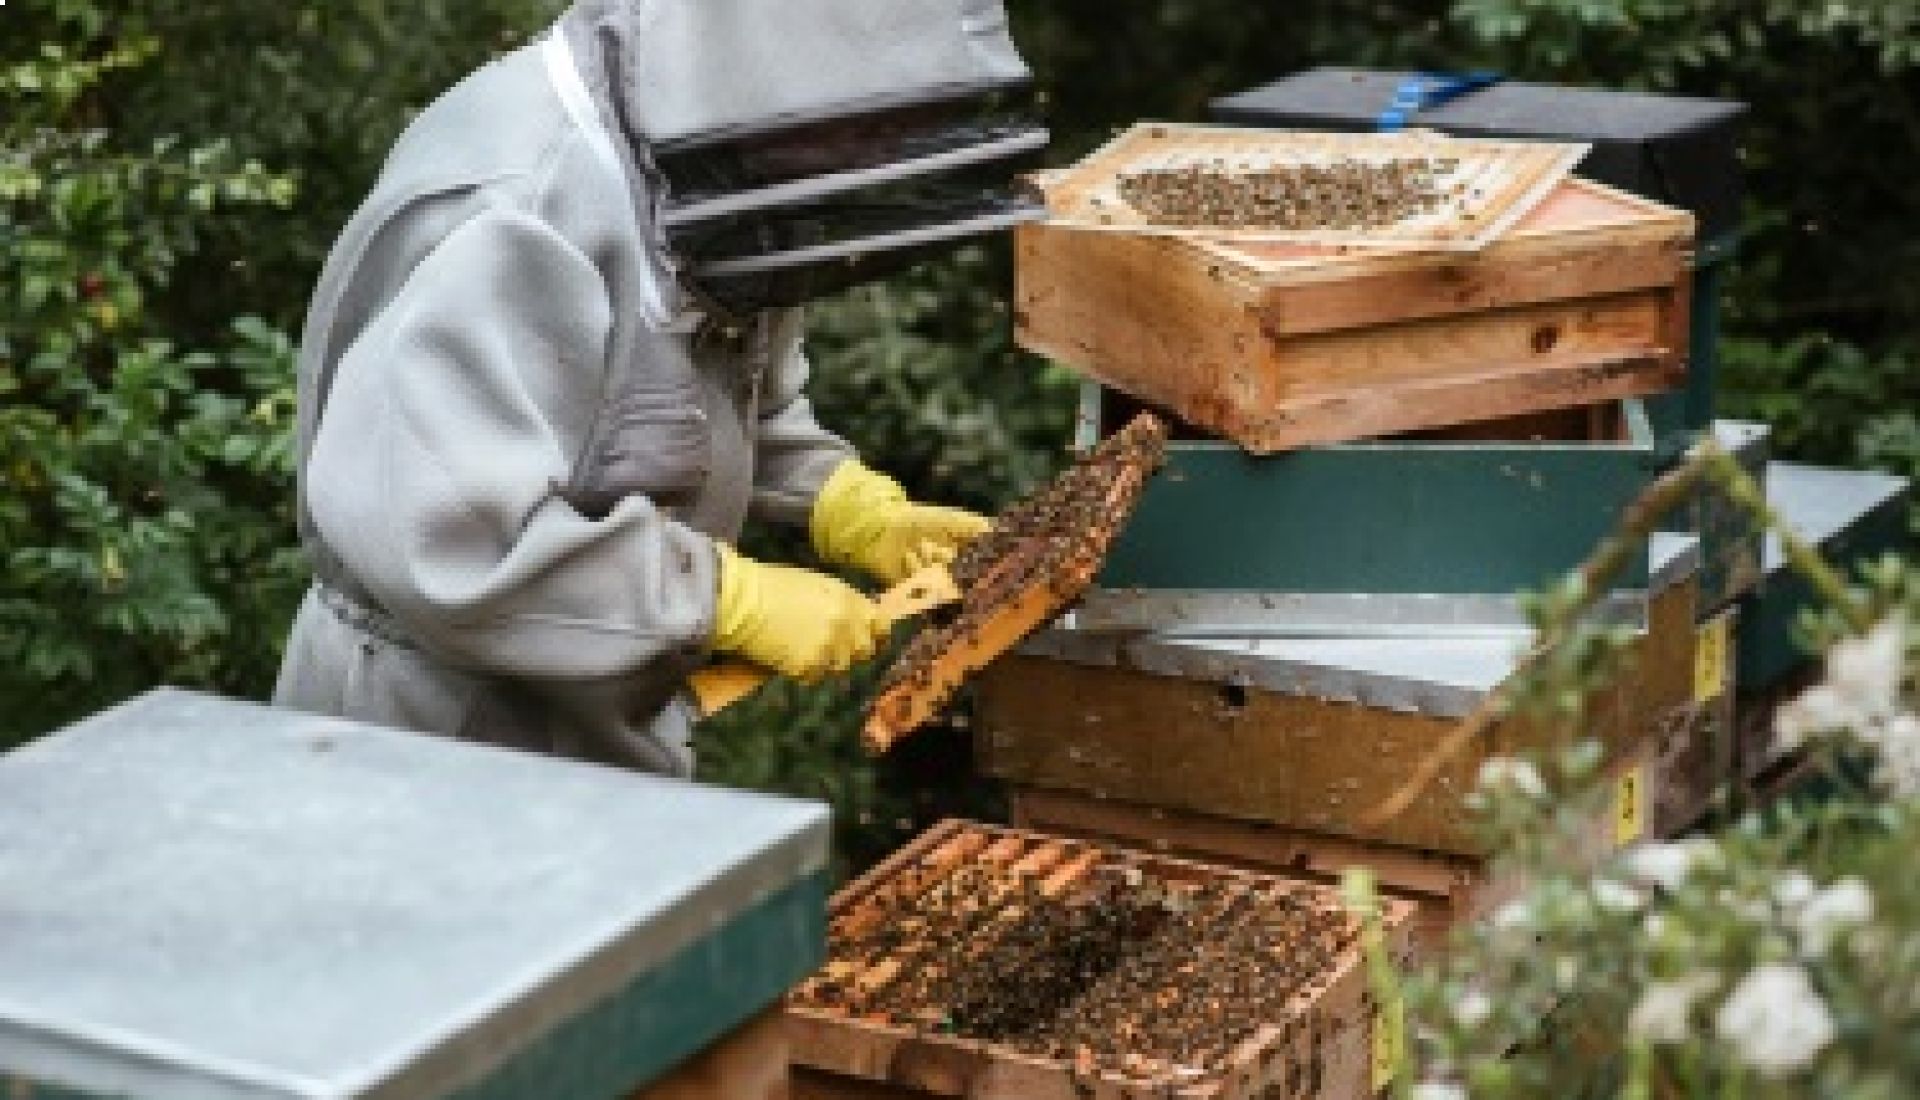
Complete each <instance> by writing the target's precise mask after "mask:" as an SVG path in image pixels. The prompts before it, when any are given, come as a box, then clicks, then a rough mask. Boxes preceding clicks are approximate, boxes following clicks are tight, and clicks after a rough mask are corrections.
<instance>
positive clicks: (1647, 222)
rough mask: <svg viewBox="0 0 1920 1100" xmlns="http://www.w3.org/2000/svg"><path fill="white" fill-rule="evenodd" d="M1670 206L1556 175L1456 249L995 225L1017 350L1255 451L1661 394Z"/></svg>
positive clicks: (1684, 228) (1672, 287)
mask: <svg viewBox="0 0 1920 1100" xmlns="http://www.w3.org/2000/svg"><path fill="white" fill-rule="evenodd" d="M1693 237H1694V222H1693V218H1692V216H1691V215H1688V214H1686V213H1683V212H1680V211H1676V210H1673V209H1670V208H1668V207H1664V206H1660V205H1658V204H1656V203H1652V202H1649V201H1647V200H1644V199H1640V198H1637V197H1635V196H1632V195H1629V194H1627V193H1625V192H1621V191H1616V190H1613V189H1611V188H1607V187H1603V186H1601V185H1599V184H1595V183H1590V182H1587V181H1583V180H1568V181H1566V182H1564V183H1562V184H1561V185H1560V187H1559V188H1558V189H1557V190H1555V191H1554V192H1553V193H1552V194H1551V195H1549V196H1548V197H1547V199H1546V200H1545V201H1544V202H1543V203H1542V204H1541V205H1540V206H1539V207H1538V208H1537V209H1536V210H1534V212H1533V213H1531V214H1529V215H1528V216H1527V217H1526V218H1525V219H1524V220H1522V221H1521V222H1520V224H1519V225H1518V226H1516V227H1515V228H1514V229H1513V230H1511V231H1509V232H1508V233H1507V234H1506V236H1505V237H1503V238H1502V239H1501V240H1500V241H1499V242H1498V243H1496V244H1494V245H1491V246H1489V247H1488V248H1486V249H1485V250H1484V251H1482V252H1478V253H1446V252H1408V251H1389V250H1362V249H1351V248H1342V247H1336V246H1324V245H1301V244H1249V243H1243V242H1224V241H1214V240H1192V239H1181V238H1170V237H1165V236H1153V235H1145V234H1139V233H1122V232H1101V231H1095V230H1087V229H1074V228H1067V227H1064V226H1061V225H1058V224H1051V223H1046V224H1040V225H1033V226H1023V227H1021V228H1020V229H1019V230H1017V231H1016V235H1015V242H1016V244H1015V247H1016V255H1017V287H1016V294H1015V299H1016V301H1015V313H1014V317H1015V324H1016V330H1017V334H1018V338H1019V340H1020V342H1021V343H1022V344H1023V345H1024V346H1026V347H1027V348H1029V349H1031V350H1033V351H1036V352H1039V353H1040V354H1042V355H1046V356H1048V357H1050V358H1053V359H1055V360H1058V361H1060V362H1062V363H1065V364H1067V365H1069V366H1072V367H1073V368H1075V369H1077V370H1079V371H1082V372H1084V373H1086V374H1088V375H1089V376H1091V377H1093V378H1095V379H1097V380H1099V381H1100V382H1102V383H1105V384H1107V385H1110V386H1113V387H1114V388H1116V389H1119V390H1121V391H1123V392H1126V393H1129V394H1132V395H1134V396H1136V397H1139V398H1141V399H1143V400H1146V401H1149V402H1152V403H1153V404H1155V405H1159V406H1161V407H1164V408H1167V409H1169V410H1171V411H1173V412H1174V413H1176V414H1177V415H1179V416H1180V417H1181V418H1182V419H1184V420H1186V421H1188V422H1189V423H1192V424H1194V425H1197V426H1199V427H1202V428H1205V429H1207V430H1208V431H1211V432H1213V433H1216V434H1219V435H1222V436H1225V437H1227V438H1229V439H1232V440H1233V441H1235V442H1237V443H1239V444H1240V445H1241V446H1243V447H1245V448H1247V449H1248V450H1251V451H1254V452H1256V453H1262V454H1265V453H1272V452H1275V451H1282V450H1290V449H1294V448H1298V447H1304V446H1309V445H1313V444H1324V443H1338V442H1344V441H1350V440H1358V439H1367V438H1373V437H1377V436H1383V435H1389V434H1392V433H1395V432H1405V431H1411V430H1416V429H1421V428H1431V427H1438V426H1442V425H1448V424H1459V423H1466V422H1471V421H1476V420H1484V419H1492V418H1497V417H1501V416H1508V415H1515V414H1521V413H1526V412H1530V411H1535V410H1540V409H1552V408H1564V407H1569V406H1576V405H1591V404H1595V403H1598V402H1602V401H1607V400H1614V399H1620V398H1628V397H1636V396H1644V395H1649V394H1655V393H1660V392H1663V391H1666V390H1671V389H1674V388H1676V387H1678V386H1680V385H1682V384H1683V383H1684V382H1685V380H1686V361H1687V354H1688V329H1689V314H1690V309H1691V303H1690V300H1689V299H1690V292H1691V274H1690V271H1689V262H1690V254H1691V250H1692V247H1693Z"/></svg>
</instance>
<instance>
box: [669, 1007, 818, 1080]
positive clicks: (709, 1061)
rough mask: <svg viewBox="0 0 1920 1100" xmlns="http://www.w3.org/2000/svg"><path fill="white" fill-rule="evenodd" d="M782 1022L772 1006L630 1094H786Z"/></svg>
mask: <svg viewBox="0 0 1920 1100" xmlns="http://www.w3.org/2000/svg"><path fill="white" fill-rule="evenodd" d="M789 1046H790V1044H789V1043H788V1042H787V1025H786V1020H785V1018H784V1017H783V1016H782V1015H781V1013H780V1012H779V1010H777V1009H775V1010H771V1011H769V1012H766V1013H764V1014H762V1015H761V1016H760V1017H759V1018H758V1019H756V1020H753V1021H752V1022H750V1023H748V1024H746V1025H745V1026H744V1027H741V1028H740V1029H739V1030H737V1031H735V1032H734V1033H733V1034H732V1035H729V1036H727V1037H726V1038H724V1039H721V1040H720V1041H719V1042H717V1043H714V1044H713V1045H712V1046H710V1047H708V1048H707V1049H706V1050H704V1051H702V1052H700V1054H699V1055H697V1056H696V1057H694V1059H693V1060H692V1061H690V1062H688V1063H686V1064H685V1065H683V1066H681V1067H680V1068H679V1069H677V1070H675V1071H674V1072H672V1073H671V1074H668V1075H667V1076H666V1077H664V1078H662V1079H661V1080H659V1081H656V1082H654V1083H653V1084H651V1085H649V1086H647V1087H646V1088H644V1089H641V1090H640V1091H639V1092H637V1093H634V1094H633V1097H632V1100H714V1098H715V1097H725V1098H726V1100H787V1097H788V1096H789V1088H788V1079H787V1064H788V1050H789Z"/></svg>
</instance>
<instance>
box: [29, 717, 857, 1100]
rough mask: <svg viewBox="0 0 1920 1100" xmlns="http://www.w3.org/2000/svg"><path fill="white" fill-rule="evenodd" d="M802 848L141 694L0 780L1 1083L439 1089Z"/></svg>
mask: <svg viewBox="0 0 1920 1100" xmlns="http://www.w3.org/2000/svg"><path fill="white" fill-rule="evenodd" d="M827 825H828V814H827V811H826V809H825V808H824V807H821V806H816V805H812V804H808V803H800V802H792V801H786V800H782V799H775V798H768V797H761V796H756V795H746V794H736V793H729V792H723V791H718V790H711V789H705V788H701V787H697V786H694V785H691V784H686V783H679V782H674V781H669V780H664V779H654V778H649V777H645V776H639V775H634V774H629V773H625V772H620V771H614V770H610V769H601V768H594V767H590V766H584V765H578V764H572V763H567V762H562V761H555V760H548V759H545V758H540V757H534V756H527V755H522V754H517V753H509V752H505V751H498V750H493V749H488V748H483V747H477V746H471V745H465V744H460V743H455V742H451V741H446V740H441V739H437V738H431V737H424V736H420V735H416V734H403V733H395V732H390V731H382V730H375V729H370V728H367V727H363V726H356V725H353V724H350V723H346V722H341V721H336V720H331V719H323V718H313V717H307V716H303V715H299V714H294V713H290V712H284V711H278V710H271V709H267V708H263V707H257V706H251V705H246V704H240V703H232V702H226V701H221V700H215V699H210V698H206V697H202V696H196V695H190V694H186V693H182V692H174V691H162V692H157V693H155V694H152V695H149V696H145V697H143V698H141V699H138V700H135V701H134V702H132V703H129V704H127V705H126V706H123V707H121V708H119V709H116V710H113V711H110V712H108V713H106V714H103V715H100V716H98V717H96V718H94V719H92V720H89V721H87V722H85V723H82V724H81V725H79V726H76V727H74V728H72V729H70V730H68V731H66V732H64V733H60V734H57V735H54V736H52V737H49V738H47V739H45V740H42V741H40V742H38V743H35V744H33V745H30V746H28V747H26V748H24V749H21V750H18V751H16V752H14V753H12V754H10V755H7V756H4V757H0V1081H5V1080H9V1079H14V1078H24V1079H26V1080H28V1081H39V1082H48V1083H55V1084H58V1085H62V1086H65V1087H67V1088H70V1089H75V1090H79V1091H81V1092H83V1093H90V1094H91V1093H98V1094H103V1095H131V1096H139V1097H142V1098H143V1100H174V1098H181V1100H188V1098H190V1100H224V1098H230V1097H244V1098H265V1097H274V1098H279V1097H314V1098H320V1097H363V1096H364V1097H372V1096H379V1097H413V1096H422V1097H424V1096H444V1095H447V1094H448V1093H450V1092H453V1091H456V1090H457V1089H459V1088H462V1087H465V1086H467V1085H470V1084H472V1083H473V1082H474V1081H476V1080H480V1079H483V1078H484V1077H485V1076H486V1075H487V1074H488V1073H489V1072H490V1071H491V1070H492V1069H494V1068H496V1067H498V1066H499V1065H500V1064H501V1063H503V1062H504V1061H506V1060H507V1059H508V1058H511V1057H512V1056H513V1055H515V1054H516V1053H518V1052H520V1051H521V1050H523V1049H525V1048H527V1047H528V1046H530V1045H531V1044H533V1043H534V1042H536V1041H537V1040H539V1039H541V1038H542V1037H543V1036H545V1035H547V1034H548V1033H550V1032H551V1031H552V1030H553V1029H554V1028H556V1027H558V1026H560V1025H562V1024H564V1023H566V1022H567V1021H568V1020H570V1019H572V1018H573V1017H575V1016H577V1015H578V1014H579V1013H580V1012H582V1011H583V1010H585V1009H586V1008H588V1007H591V1006H594V1005H596V1004H599V1003H600V1002H602V1001H603V1000H604V999H605V998H606V997H607V996H608V995H609V994H611V993H613V992H616V991H618V990H621V989H624V988H626V987H628V986H629V985H630V984H631V983H633V982H634V981H635V980H636V978H637V977H639V976H642V975H646V974H649V973H651V972H652V971H653V969H654V968H655V967H657V966H659V965H661V964H662V963H663V962H664V961H666V960H668V959H669V958H671V957H673V956H675V955H676V954H678V953H680V952H682V951H683V950H684V949H687V948H689V947H693V946H696V945H698V944H700V943H702V942H704V941H705V940H706V939H707V938H708V937H710V936H713V935H715V934H716V933H717V932H718V931H719V930H720V929H721V928H722V927H724V926H725V925H726V923H727V922H728V920H729V919H730V918H731V917H733V916H734V915H735V914H738V913H741V912H743V911H745V910H748V909H750V908H751V907H753V906H755V905H756V904H758V903H760V902H761V901H763V900H765V899H767V898H768V897H770V896H772V895H775V894H777V893H779V892H780V891H782V890H783V889H785V888H787V887H789V886H791V885H792V884H794V883H795V882H797V881H799V880H801V879H804V878H808V877H810V876H813V875H815V874H817V873H819V872H820V871H821V870H823V869H824V867H825V864H826V858H827V844H828V836H827ZM716 995H724V991H720V990H716ZM674 1007H675V1006H671V1005H669V1006H662V1009H661V1010H662V1011H667V1012H671V1011H673V1010H674ZM9 1075H11V1077H10V1076H9Z"/></svg>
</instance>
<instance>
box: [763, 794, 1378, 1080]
mask: <svg viewBox="0 0 1920 1100" xmlns="http://www.w3.org/2000/svg"><path fill="white" fill-rule="evenodd" d="M983 860H991V861H993V862H994V863H996V864H998V865H1001V866H1013V865H1015V864H1021V865H1023V866H1026V867H1027V868H1029V869H1032V870H1034V871H1035V872H1036V873H1039V874H1045V875H1049V876H1051V877H1054V878H1061V877H1064V878H1067V879H1071V878H1072V877H1073V876H1075V875H1076V874H1084V873H1087V871H1086V869H1087V868H1090V867H1091V866H1093V865H1094V864H1095V863H1096V862H1099V861H1114V862H1117V863H1119V864H1120V865H1122V866H1125V867H1133V868H1138V869H1140V870H1142V871H1144V872H1147V873H1149V874H1152V875H1154V876H1156V877H1159V878H1164V879H1168V880H1174V881H1189V882H1191V881H1203V880H1204V881H1214V882H1219V881H1222V880H1238V881H1241V882H1244V883H1246V884H1248V885H1256V886H1259V887H1262V888H1270V887H1274V886H1277V885H1278V886H1285V887H1286V888H1288V889H1292V890H1295V891H1298V892H1302V893H1305V894H1308V895H1310V898H1311V901H1312V903H1314V904H1316V905H1324V906H1326V907H1327V908H1329V909H1337V908H1339V907H1340V905H1341V903H1340V902H1339V900H1338V895H1337V894H1336V893H1334V892H1333V891H1330V890H1326V889H1324V888H1322V887H1319V886H1315V885H1311V884H1305V883H1297V882H1292V881H1291V880H1287V881H1286V882H1284V883H1281V882H1276V878H1275V876H1271V875H1254V874H1251V873H1249V872H1246V871H1242V870H1236V869H1231V868H1225V867H1216V866H1209V865H1206V864H1201V863H1195V862H1191V861H1186V860H1180V859H1174V858H1170V857H1168V856H1165V855H1160V854H1150V853H1144V852H1136V851H1125V850H1122V849H1114V848H1109V847H1106V846H1104V845H1095V844H1089V843H1087V842H1083V841H1073V840H1065V839H1062V838H1059V837H1054V836H1048V835H1045V834H1043V833H1040V832H1031V831H1020V830H1009V829H1000V828H993V827H988V826H981V825H975V824H972V823H966V822H947V823H945V824H943V825H941V826H939V827H938V828H936V829H934V830H932V831H930V832H929V833H927V834H925V835H923V836H922V837H920V838H919V839H918V840H916V841H914V842H913V843H912V844H911V845H909V846H908V847H907V848H905V849H903V850H902V851H900V852H898V853H896V854H895V855H894V856H893V857H892V858H891V859H889V860H887V861H886V862H885V863H883V864H881V865H880V866H879V867H878V868H876V869H875V870H874V871H873V872H871V873H869V874H868V875H867V876H865V877H863V878H862V879H860V880H859V881H858V882H856V883H854V884H853V885H852V886H850V887H848V888H847V889H846V890H845V891H844V892H842V893H841V894H840V895H839V896H837V897H836V898H835V899H834V902H833V914H834V921H835V926H836V928H844V927H846V926H847V925H846V922H856V921H872V920H886V919H889V914H890V910H887V909H885V908H884V907H885V906H886V905H887V904H888V903H889V902H890V901H891V900H894V899H898V898H902V897H905V898H918V897H921V896H924V895H925V894H926V893H927V892H928V891H930V890H933V889H935V888H936V886H937V884H939V883H941V882H944V881H945V880H946V879H947V878H948V877H949V876H951V875H953V874H954V873H955V872H956V871H957V870H959V869H960V868H961V867H963V866H967V865H978V864H979V863H980V862H981V861H983ZM1076 868H1078V870H1076ZM1412 914H1413V907H1412V906H1411V905H1408V904H1405V903H1401V902H1397V901H1396V902H1389V903H1388V905H1387V906H1386V912H1385V925H1386V929H1387V935H1388V948H1389V950H1390V951H1391V952H1392V953H1393V955H1394V957H1395V958H1396V959H1399V960H1405V959H1408V958H1410V955H1411V941H1410V936H1409V927H1410V922H1411V919H1412ZM911 962H912V960H906V961H904V962H899V963H896V961H895V960H893V959H889V960H886V961H885V962H883V963H882V964H880V966H878V967H876V968H875V969H876V970H877V969H881V968H884V967H890V966H891V967H893V968H894V969H896V970H897V969H898V967H899V966H904V965H910V964H911ZM870 976H871V975H869V974H851V975H841V974H834V973H833V972H832V970H831V964H830V969H829V970H828V971H824V972H823V980H836V981H850V982H854V983H860V982H864V981H866V980H867V979H868V978H869V977H870ZM803 988H804V987H803ZM801 1002H802V998H801V997H799V996H796V998H795V999H794V1000H793V1001H792V1002H790V1004H789V1007H788V1010H787V1015H788V1028H789V1030H788V1034H789V1037H790V1039H791V1041H792V1044H793V1061H794V1065H795V1069H796V1072H795V1078H794V1080H795V1088H796V1092H797V1095H798V1096H800V1097H804V1098H815V1100H826V1098H837V1100H883V1098H887V1097H901V1098H905V1097H924V1096H943V1097H954V1096H959V1097H971V1098H978V1100H1083V1098H1087V1100H1094V1098H1097V1100H1125V1098H1140V1100H1146V1098H1148V1097H1183V1098H1184V1097H1190V1098H1195V1100H1198V1098H1203V1097H1204V1098H1210V1100H1213V1098H1217V1100H1231V1098H1235V1097H1246V1098H1252V1097H1256V1096H1258V1097H1274V1098H1279V1097H1302V1098H1305V1097H1327V1098H1345V1097H1366V1096H1372V1095H1374V1094H1376V1093H1377V1092H1378V1091H1379V1090H1380V1089H1381V1088H1383V1087H1384V1086H1385V1085H1386V1084H1388V1083H1389V1081H1390V1080H1391V1077H1392V1074H1393V1072H1395V1071H1396V1069H1397V1057H1396V1052H1395V1049H1394V1048H1395V1044H1396V1042H1397V1041H1398V1037H1402V1036H1403V1032H1402V1031H1401V1029H1400V1024H1399V1022H1398V1020H1397V1018H1393V1019H1392V1020H1391V1022H1389V1021H1388V1018H1387V1017H1385V1016H1383V1015H1382V1014H1381V1013H1380V1012H1379V1010H1378V1006H1377V1005H1376V1004H1375V1003H1374V998H1373V997H1372V995H1371V993H1370V992H1369V989H1368V986H1367V979H1366V974H1365V967H1364V960H1363V957H1362V954H1361V952H1360V949H1359V947H1358V944H1357V940H1356V941H1355V942H1354V943H1352V944H1349V945H1348V946H1347V947H1345V948H1344V949H1343V950H1341V951H1340V952H1339V953H1338V955H1337V956H1336V960H1335V962H1334V964H1333V965H1332V967H1330V969H1329V970H1328V971H1327V972H1326V973H1325V974H1324V976H1323V977H1321V978H1318V979H1315V980H1314V981H1313V982H1312V983H1311V984H1310V985H1309V986H1308V987H1307V988H1306V989H1305V990H1304V991H1303V992H1302V993H1301V994H1300V995H1299V996H1298V997H1296V998H1295V999H1294V1002H1293V1006H1292V1007H1291V1008H1290V1009H1289V1013H1288V1018H1286V1019H1282V1020H1274V1021H1272V1022H1271V1025H1270V1026H1268V1027H1265V1028H1263V1029H1262V1030H1261V1031H1260V1032H1259V1033H1258V1034H1257V1035H1255V1036H1254V1037H1253V1038H1251V1039H1249V1040H1248V1041H1246V1042H1245V1043H1243V1044H1242V1045H1241V1046H1240V1047H1239V1048H1238V1049H1237V1050H1236V1052H1235V1053H1234V1054H1233V1056H1232V1058H1231V1064H1230V1067H1229V1069H1228V1070H1227V1072H1226V1073H1225V1074H1224V1075H1221V1076H1218V1077H1217V1078H1215V1079H1213V1080H1203V1081H1200V1082H1197V1083H1192V1084H1185V1085H1178V1084H1168V1083H1157V1084H1147V1083H1144V1082H1142V1081H1139V1080H1128V1079H1125V1078H1122V1077H1119V1076H1112V1075H1107V1074H1104V1073H1099V1072H1095V1073H1088V1072H1084V1071H1083V1070H1081V1069H1078V1068H1076V1067H1075V1066H1074V1065H1072V1064H1070V1063H1066V1062H1057V1061H1051V1060H1047V1059H1041V1058H1035V1057H1032V1056H1030V1055H1028V1054H1025V1053H1022V1052H1020V1051H1016V1050H1013V1049H1009V1048H1006V1047H1003V1046H996V1045H993V1044H989V1043H985V1042H980V1041H977V1040H973V1039H969V1038H966V1037H964V1036H958V1035H951V1034H943V1033H939V1032H936V1031H930V1030H916V1029H909V1028H906V1027H902V1026H898V1025H895V1024H892V1023H888V1022H879V1021H875V1020H871V1019H859V1018H852V1017H850V1016H848V1015H846V1014H844V1013H842V1012H838V1011H833V1010H828V1009H823V1008H818V1007H811V1006H808V1005H805V1004H803V1003H801Z"/></svg>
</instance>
